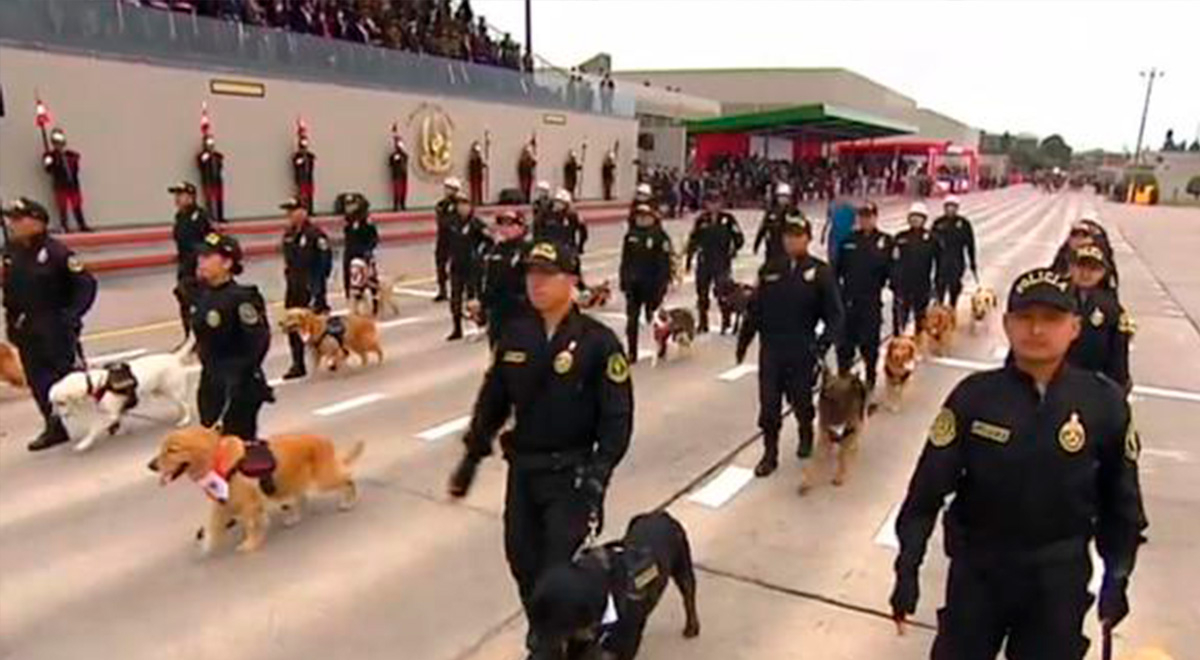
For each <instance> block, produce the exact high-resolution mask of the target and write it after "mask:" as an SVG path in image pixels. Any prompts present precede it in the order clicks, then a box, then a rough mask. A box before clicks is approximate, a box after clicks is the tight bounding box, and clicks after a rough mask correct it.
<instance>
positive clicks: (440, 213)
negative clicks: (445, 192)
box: [433, 197, 456, 248]
mask: <svg viewBox="0 0 1200 660" xmlns="http://www.w3.org/2000/svg"><path fill="white" fill-rule="evenodd" d="M455 205H456V202H455V201H454V199H453V198H452V197H443V198H441V199H439V200H438V203H437V204H435V205H434V207H433V215H434V219H435V221H436V223H437V243H438V245H440V246H442V247H443V248H444V247H445V245H446V237H447V236H448V234H449V231H448V230H449V229H450V224H451V223H452V222H453V221H454V217H455V215H456V211H455Z"/></svg>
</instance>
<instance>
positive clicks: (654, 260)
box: [620, 205, 673, 362]
mask: <svg viewBox="0 0 1200 660" xmlns="http://www.w3.org/2000/svg"><path fill="white" fill-rule="evenodd" d="M672 254H673V250H672V248H671V237H670V236H668V235H667V232H666V230H664V229H663V226H662V221H661V220H659V217H658V215H657V214H656V213H655V212H654V211H653V210H651V209H650V207H649V206H646V205H642V206H639V207H638V208H637V211H636V213H635V215H634V225H633V227H631V228H630V229H629V231H628V232H627V233H626V234H625V242H624V243H623V245H622V248H621V274H620V286H621V291H622V292H623V293H624V294H625V316H626V318H625V338H626V341H627V342H628V344H626V350H628V351H629V360H630V361H631V362H637V359H638V319H639V318H640V315H641V314H643V313H644V314H645V315H646V321H647V322H649V321H650V320H651V319H652V318H654V312H656V311H657V310H658V306H659V305H661V304H662V301H663V298H665V297H666V295H667V287H669V286H670V284H671V259H672Z"/></svg>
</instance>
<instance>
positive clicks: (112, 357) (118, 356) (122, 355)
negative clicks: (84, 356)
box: [88, 348, 150, 364]
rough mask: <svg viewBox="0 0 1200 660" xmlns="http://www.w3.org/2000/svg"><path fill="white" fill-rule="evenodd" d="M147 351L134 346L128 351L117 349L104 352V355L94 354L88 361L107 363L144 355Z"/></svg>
mask: <svg viewBox="0 0 1200 660" xmlns="http://www.w3.org/2000/svg"><path fill="white" fill-rule="evenodd" d="M149 352H150V351H148V350H146V349H144V348H134V349H131V350H128V351H119V352H117V353H105V354H104V355H94V356H92V357H91V358H90V359H89V360H88V362H90V363H92V364H107V363H109V362H118V361H120V360H128V359H130V358H135V357H138V356H139V355H145V354H146V353H149Z"/></svg>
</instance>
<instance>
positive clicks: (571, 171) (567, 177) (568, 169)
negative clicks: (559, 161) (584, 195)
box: [562, 149, 583, 197]
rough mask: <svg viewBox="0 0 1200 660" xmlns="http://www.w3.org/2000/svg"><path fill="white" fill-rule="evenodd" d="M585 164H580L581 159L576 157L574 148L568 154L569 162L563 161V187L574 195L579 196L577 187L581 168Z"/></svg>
mask: <svg viewBox="0 0 1200 660" xmlns="http://www.w3.org/2000/svg"><path fill="white" fill-rule="evenodd" d="M581 169H583V166H582V165H580V164H579V159H578V158H576V157H575V150H574V149H572V150H571V152H570V153H568V154H567V162H565V163H563V185H562V187H563V188H566V189H567V192H569V193H571V196H572V197H579V191H578V190H576V187H577V186H578V185H579V170H581Z"/></svg>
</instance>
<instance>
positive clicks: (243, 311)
mask: <svg viewBox="0 0 1200 660" xmlns="http://www.w3.org/2000/svg"><path fill="white" fill-rule="evenodd" d="M238 319H240V320H241V322H242V325H258V323H259V321H261V320H262V315H260V314H259V313H258V308H257V307H255V306H254V303H251V302H244V303H242V304H240V305H238Z"/></svg>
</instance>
